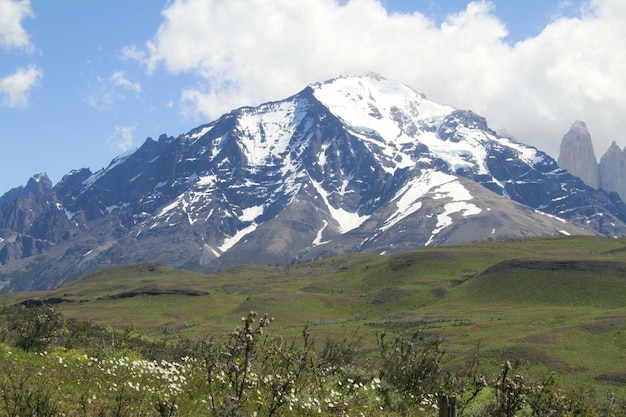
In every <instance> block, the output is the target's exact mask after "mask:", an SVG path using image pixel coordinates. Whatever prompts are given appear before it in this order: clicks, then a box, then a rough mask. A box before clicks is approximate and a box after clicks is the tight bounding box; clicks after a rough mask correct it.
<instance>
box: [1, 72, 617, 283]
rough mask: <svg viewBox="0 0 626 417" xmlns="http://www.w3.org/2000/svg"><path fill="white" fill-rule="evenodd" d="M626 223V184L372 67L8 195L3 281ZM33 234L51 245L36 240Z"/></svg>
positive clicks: (606, 228)
mask: <svg viewBox="0 0 626 417" xmlns="http://www.w3.org/2000/svg"><path fill="white" fill-rule="evenodd" d="M34 200H36V201H34ZM33 206H36V207H33ZM26 212H29V213H31V214H29V216H23V215H22V214H24V213H26ZM20 216H21V217H20ZM18 218H22V219H24V221H21V222H19V221H15V219H18ZM624 221H626V207H625V206H624V204H623V202H622V201H621V200H620V199H619V198H615V196H614V195H613V197H610V196H608V195H607V194H605V193H603V192H601V191H597V190H594V189H592V188H590V187H587V186H586V185H585V184H584V183H583V182H582V181H581V180H579V179H578V178H576V177H574V176H572V175H570V174H569V173H567V171H565V170H562V169H560V168H559V167H558V165H557V164H556V162H555V161H554V160H553V159H552V158H550V157H549V156H547V155H546V154H544V153H543V152H540V151H538V150H537V149H535V148H532V147H529V146H526V145H523V144H521V143H518V142H516V141H514V140H512V139H509V138H506V137H501V136H499V135H498V134H496V132H494V131H493V130H491V129H489V127H488V126H487V122H486V120H485V119H484V118H482V117H480V116H478V115H476V114H474V113H472V112H471V111H462V110H457V109H455V108H453V107H450V106H446V105H440V104H437V103H434V102H432V101H430V100H428V99H427V98H426V97H424V96H423V95H421V94H418V93H416V92H415V91H413V90H412V89H410V88H409V87H407V86H405V85H403V84H401V83H399V82H396V81H391V80H387V79H385V78H383V77H381V76H379V75H377V74H372V73H369V74H366V75H364V76H360V77H342V78H337V79H333V80H330V81H327V82H324V83H318V84H313V85H310V86H308V87H306V88H305V89H304V90H302V91H301V92H299V93H298V94H296V95H294V96H292V97H289V98H287V99H285V100H282V101H277V102H271V103H266V104H263V105H260V106H258V107H244V108H240V109H237V110H233V111H232V112H230V113H228V114H225V115H223V116H222V117H221V118H219V119H217V120H215V121H214V122H212V123H210V124H207V125H203V126H200V127H198V128H196V129H194V130H192V131H191V132H189V133H187V134H184V135H181V136H179V137H177V138H174V137H167V136H165V135H163V136H161V137H160V138H159V139H158V141H154V140H152V139H148V140H146V142H145V143H144V144H143V145H142V146H141V147H140V148H139V149H137V150H136V151H134V152H130V153H126V154H123V155H120V156H119V157H117V158H115V159H114V160H113V161H112V162H111V164H110V165H109V166H108V167H106V168H105V169H102V170H100V171H98V172H95V173H92V172H90V171H89V170H87V169H82V170H76V171H72V172H71V173H69V174H67V175H66V176H65V177H64V178H63V179H62V180H61V181H60V182H59V183H58V184H57V185H55V186H54V188H53V189H52V191H50V192H48V193H45V194H39V195H38V196H37V198H34V197H33V196H32V195H30V196H26V197H24V196H22V197H19V198H17V199H14V200H11V201H9V202H7V203H5V204H3V205H0V239H1V240H0V263H2V264H3V265H2V266H1V267H0V280H1V281H2V282H4V284H3V289H2V290H0V291H5V292H6V291H15V290H22V289H35V288H49V287H54V286H56V285H58V284H60V283H61V282H63V281H65V280H69V279H73V278H76V277H78V276H79V275H81V274H83V273H85V272H87V271H90V270H93V269H96V268H98V267H101V266H103V265H108V264H120V263H132V262H142V261H157V262H161V263H165V264H169V265H173V266H179V267H187V268H194V269H200V270H213V269H218V268H223V267H226V266H229V265H233V264H237V263H266V264H267V263H270V264H274V263H287V262H293V261H297V260H302V259H308V258H312V257H318V256H326V255H332V254H338V253H345V252H353V251H369V252H375V253H393V252H398V251H401V250H406V249H413V248H420V247H425V246H433V245H442V244H450V243H460V242H468V241H476V240H484V239H489V238H503V237H517V236H536V235H553V234H558V233H565V234H594V233H598V234H605V235H610V236H613V235H621V234H623V233H624V231H626V224H625V223H624ZM29 240H30V242H31V246H32V245H35V246H37V245H38V246H37V247H38V248H39V249H37V250H36V251H32V250H30V251H28V250H26V249H25V248H26V247H27V246H28V245H25V244H24V242H25V241H29ZM32 242H35V243H32ZM35 255H38V256H35ZM39 271H42V272H39ZM44 271H45V272H44Z"/></svg>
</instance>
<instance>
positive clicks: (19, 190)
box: [0, 172, 52, 205]
mask: <svg viewBox="0 0 626 417" xmlns="http://www.w3.org/2000/svg"><path fill="white" fill-rule="evenodd" d="M51 190H52V181H50V178H48V174H46V173H45V172H40V173H38V174H35V175H33V176H32V177H30V178H29V179H28V182H27V183H26V186H21V185H20V186H19V187H15V188H13V189H11V190H9V191H7V192H6V193H5V194H4V195H2V196H0V205H3V204H6V203H8V202H10V201H13V200H16V199H17V198H19V197H24V196H27V195H40V194H46V193H48V192H50V191H51Z"/></svg>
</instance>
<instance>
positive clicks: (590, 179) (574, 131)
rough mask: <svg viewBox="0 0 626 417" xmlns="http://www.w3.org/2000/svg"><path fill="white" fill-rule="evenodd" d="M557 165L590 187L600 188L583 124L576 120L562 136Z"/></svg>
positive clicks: (587, 132)
mask: <svg viewBox="0 0 626 417" xmlns="http://www.w3.org/2000/svg"><path fill="white" fill-rule="evenodd" d="M558 164H559V166H561V167H562V168H565V169H567V170H568V171H569V172H571V173H572V174H574V175H576V176H577V177H579V178H580V179H581V180H583V181H584V182H585V184H587V185H589V186H590V187H593V188H598V187H599V186H600V177H599V172H598V161H597V159H596V155H595V153H594V150H593V143H592V141H591V135H590V134H589V131H588V130H587V125H586V124H585V122H582V121H580V120H576V121H575V122H574V123H573V124H572V126H571V127H570V129H569V131H568V132H567V133H566V134H565V135H564V136H563V139H562V141H561V148H560V151H559V159H558Z"/></svg>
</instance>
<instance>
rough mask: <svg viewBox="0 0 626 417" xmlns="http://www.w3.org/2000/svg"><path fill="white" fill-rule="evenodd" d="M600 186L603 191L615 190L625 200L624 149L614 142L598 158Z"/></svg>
mask: <svg viewBox="0 0 626 417" xmlns="http://www.w3.org/2000/svg"><path fill="white" fill-rule="evenodd" d="M599 171H600V187H601V188H602V189H603V190H604V191H609V192H610V191H615V192H616V193H618V194H619V195H620V197H622V200H626V150H621V149H620V148H619V146H617V144H616V143H615V142H613V143H612V144H611V146H610V147H609V149H608V150H607V151H606V153H605V154H604V155H603V156H602V158H601V159H600V165H599Z"/></svg>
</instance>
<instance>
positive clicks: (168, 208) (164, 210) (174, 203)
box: [156, 199, 180, 217]
mask: <svg viewBox="0 0 626 417" xmlns="http://www.w3.org/2000/svg"><path fill="white" fill-rule="evenodd" d="M179 205H180V201H179V200H178V199H176V200H174V201H172V202H171V203H170V204H168V205H167V206H165V207H163V208H162V209H161V210H160V211H159V212H158V213H157V215H156V217H161V216H163V215H164V214H166V213H167V212H169V211H171V210H173V209H175V208H176V207H178V206H179Z"/></svg>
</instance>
